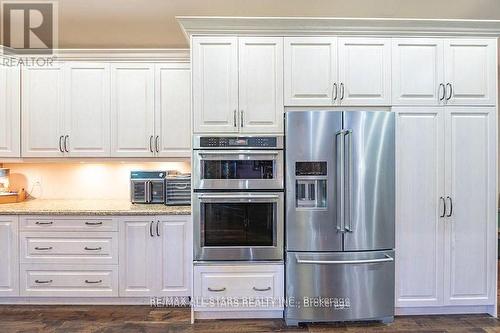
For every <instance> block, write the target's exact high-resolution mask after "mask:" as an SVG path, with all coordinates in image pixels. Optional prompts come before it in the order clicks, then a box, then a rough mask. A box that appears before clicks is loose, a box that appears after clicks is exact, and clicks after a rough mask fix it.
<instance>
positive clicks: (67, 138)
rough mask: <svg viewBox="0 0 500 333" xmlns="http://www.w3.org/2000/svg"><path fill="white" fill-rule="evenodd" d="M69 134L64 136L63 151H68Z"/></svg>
mask: <svg viewBox="0 0 500 333" xmlns="http://www.w3.org/2000/svg"><path fill="white" fill-rule="evenodd" d="M68 142H69V135H65V136H64V151H65V152H67V153H69V148H68V147H69V143H68Z"/></svg>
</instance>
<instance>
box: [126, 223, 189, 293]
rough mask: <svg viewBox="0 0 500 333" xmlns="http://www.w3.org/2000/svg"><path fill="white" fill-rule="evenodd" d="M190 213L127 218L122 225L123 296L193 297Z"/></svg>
mask: <svg viewBox="0 0 500 333" xmlns="http://www.w3.org/2000/svg"><path fill="white" fill-rule="evenodd" d="M190 221H191V220H190V218H189V217H187V216H167V217H155V216H144V217H128V218H124V219H123V221H122V223H123V225H122V226H121V227H120V244H121V245H120V296H141V297H146V296H186V297H187V296H190V290H191V287H190V286H191V266H192V250H191V249H192V230H191V228H192V227H191V222H190Z"/></svg>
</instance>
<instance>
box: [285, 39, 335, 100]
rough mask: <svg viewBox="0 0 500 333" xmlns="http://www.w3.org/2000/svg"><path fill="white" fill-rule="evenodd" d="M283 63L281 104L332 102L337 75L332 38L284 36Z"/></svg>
mask: <svg viewBox="0 0 500 333" xmlns="http://www.w3.org/2000/svg"><path fill="white" fill-rule="evenodd" d="M284 64H285V65H284V66H285V68H284V70H285V105H292V106H293V105H297V106H312V105H332V104H333V103H334V98H335V97H336V96H335V95H336V93H335V87H334V84H335V83H336V82H337V78H338V77H337V38H336V37H289V38H285V57H284ZM337 88H338V87H337ZM337 93H338V89H337Z"/></svg>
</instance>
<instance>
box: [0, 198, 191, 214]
mask: <svg viewBox="0 0 500 333" xmlns="http://www.w3.org/2000/svg"><path fill="white" fill-rule="evenodd" d="M190 214H191V207H190V206H165V205H162V204H151V205H144V204H131V203H130V202H129V201H127V200H43V199H33V200H26V201H24V202H19V203H12V204H0V215H87V216H89V215H90V216H103V215H190Z"/></svg>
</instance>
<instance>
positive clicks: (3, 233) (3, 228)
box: [0, 216, 19, 296]
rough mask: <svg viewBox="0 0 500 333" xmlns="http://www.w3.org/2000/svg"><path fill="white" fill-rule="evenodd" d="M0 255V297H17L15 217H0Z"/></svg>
mask: <svg viewBox="0 0 500 333" xmlns="http://www.w3.org/2000/svg"><path fill="white" fill-rule="evenodd" d="M0 253H1V255H0V296H19V247H18V217H17V216H0Z"/></svg>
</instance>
